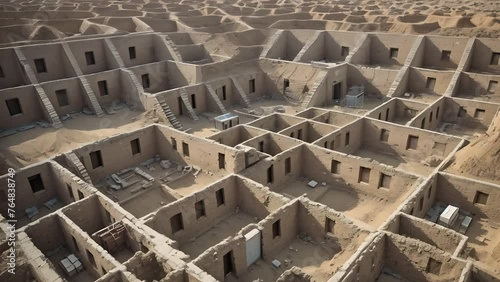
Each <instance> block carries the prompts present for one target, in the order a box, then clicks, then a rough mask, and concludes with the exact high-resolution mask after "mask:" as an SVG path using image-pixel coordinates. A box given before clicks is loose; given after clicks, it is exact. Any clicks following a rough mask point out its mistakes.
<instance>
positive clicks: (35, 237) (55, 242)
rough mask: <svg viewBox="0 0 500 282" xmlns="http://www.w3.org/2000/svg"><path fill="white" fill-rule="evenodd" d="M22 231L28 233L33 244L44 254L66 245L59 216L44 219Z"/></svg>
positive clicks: (54, 215)
mask: <svg viewBox="0 0 500 282" xmlns="http://www.w3.org/2000/svg"><path fill="white" fill-rule="evenodd" d="M21 231H24V232H26V234H27V235H28V236H29V238H30V240H31V242H33V244H35V246H36V248H37V249H39V250H40V251H41V252H42V253H43V254H46V253H47V252H49V251H53V250H54V249H56V248H57V247H58V246H59V245H61V244H65V243H66V240H65V239H66V238H65V236H64V233H63V228H62V226H61V219H60V217H59V216H58V215H57V214H53V215H49V216H46V217H43V218H41V219H40V220H38V221H37V223H36V224H31V225H28V226H26V227H25V228H24V229H21ZM67 245H69V244H67Z"/></svg>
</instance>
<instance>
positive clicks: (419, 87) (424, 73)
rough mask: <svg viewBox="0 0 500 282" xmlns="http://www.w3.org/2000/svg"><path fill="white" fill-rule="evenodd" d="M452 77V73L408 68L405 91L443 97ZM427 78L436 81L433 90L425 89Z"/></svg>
mask: <svg viewBox="0 0 500 282" xmlns="http://www.w3.org/2000/svg"><path fill="white" fill-rule="evenodd" d="M453 75H454V72H452V71H439V70H429V69H417V68H410V74H409V77H408V89H407V91H408V92H415V93H433V94H437V95H444V94H445V92H446V89H447V88H448V85H449V84H450V81H451V78H452V77H453ZM429 77H433V78H435V79H436V84H435V86H434V89H433V90H430V89H428V88H427V87H426V84H427V78H429Z"/></svg>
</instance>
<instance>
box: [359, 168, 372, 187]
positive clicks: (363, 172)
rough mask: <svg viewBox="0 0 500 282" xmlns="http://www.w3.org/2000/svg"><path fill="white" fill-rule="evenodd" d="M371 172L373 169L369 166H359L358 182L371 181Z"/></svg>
mask: <svg viewBox="0 0 500 282" xmlns="http://www.w3.org/2000/svg"><path fill="white" fill-rule="evenodd" d="M370 172H371V169H369V168H367V167H360V168H359V177H358V182H359V183H366V184H368V183H370Z"/></svg>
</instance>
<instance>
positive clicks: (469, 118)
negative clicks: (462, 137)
mask: <svg viewBox="0 0 500 282" xmlns="http://www.w3.org/2000/svg"><path fill="white" fill-rule="evenodd" d="M445 107H446V108H445V109H446V111H445V115H444V116H443V121H444V122H451V123H457V124H459V125H463V126H467V127H471V128H477V129H484V130H486V129H487V128H488V126H489V125H490V123H491V122H492V121H493V118H494V117H495V114H496V113H497V111H498V110H499V109H500V106H499V105H498V104H493V103H488V102H482V101H473V100H468V99H460V98H453V99H451V98H448V99H446V100H445ZM460 109H462V110H465V111H466V113H465V115H464V116H460V117H459V111H460ZM480 110H483V111H484V113H481V114H479V113H478V111H480Z"/></svg>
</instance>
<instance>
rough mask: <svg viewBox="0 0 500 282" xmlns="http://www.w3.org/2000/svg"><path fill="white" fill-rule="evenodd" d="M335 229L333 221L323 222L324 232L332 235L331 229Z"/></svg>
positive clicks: (327, 219)
mask: <svg viewBox="0 0 500 282" xmlns="http://www.w3.org/2000/svg"><path fill="white" fill-rule="evenodd" d="M334 227H335V220H331V219H330V218H328V217H327V218H326V220H325V231H326V232H327V233H333V228H334Z"/></svg>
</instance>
